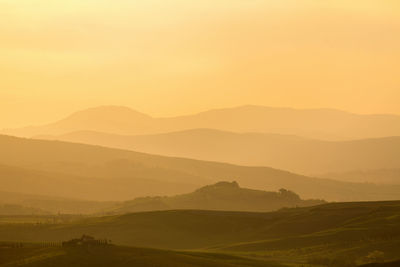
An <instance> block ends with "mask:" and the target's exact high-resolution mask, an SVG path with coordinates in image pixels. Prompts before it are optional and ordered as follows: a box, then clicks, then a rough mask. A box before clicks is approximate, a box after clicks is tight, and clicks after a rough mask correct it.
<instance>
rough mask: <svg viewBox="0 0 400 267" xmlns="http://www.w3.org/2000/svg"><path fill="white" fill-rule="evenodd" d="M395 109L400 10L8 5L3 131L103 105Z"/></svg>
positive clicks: (25, 1)
mask: <svg viewBox="0 0 400 267" xmlns="http://www.w3.org/2000/svg"><path fill="white" fill-rule="evenodd" d="M399 103H400V1H398V0H359V1H354V0H351V1H350V0H324V1H322V0H303V1H302V0H141V1H139V0H113V1H111V0H108V1H106V0H68V1H66V0H0V128H2V127H14V126H21V125H25V124H36V123H43V122H49V121H53V120H55V119H58V118H60V117H63V116H65V115H66V114H68V113H70V112H72V111H75V110H78V109H82V108H86V107H91V106H97V105H104V104H113V105H126V106H130V107H132V108H134V109H137V110H139V111H142V112H145V113H149V114H151V115H155V116H170V115H179V114H187V113H193V112H197V111H202V110H206V109H210V108H215V107H227V106H236V105H242V104H260V105H268V106H291V107H300V108H310V107H332V108H339V109H345V110H349V111H355V112H361V113H398V114H400V104H399Z"/></svg>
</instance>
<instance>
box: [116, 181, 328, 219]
mask: <svg viewBox="0 0 400 267" xmlns="http://www.w3.org/2000/svg"><path fill="white" fill-rule="evenodd" d="M322 203H324V201H322V200H302V199H301V198H300V197H299V196H298V195H297V194H295V193H293V192H291V191H288V190H285V189H281V190H280V191H279V192H266V191H261V190H254V189H246V188H241V187H239V184H238V183H237V182H231V183H230V182H219V183H216V184H213V185H207V186H204V187H202V188H200V189H197V190H196V191H194V192H192V193H189V194H184V195H177V196H171V197H144V198H137V199H134V200H132V201H126V202H124V203H122V204H121V205H119V207H117V208H113V209H112V210H111V212H112V213H120V214H123V213H129V212H138V211H152V210H177V209H199V210H226V211H228V210H232V211H264V212H265V211H272V210H277V209H280V208H284V207H286V208H290V207H304V206H313V205H318V204H322Z"/></svg>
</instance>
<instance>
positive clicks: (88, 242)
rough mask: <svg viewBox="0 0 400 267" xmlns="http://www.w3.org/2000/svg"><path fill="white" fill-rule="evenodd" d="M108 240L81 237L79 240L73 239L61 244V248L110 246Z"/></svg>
mask: <svg viewBox="0 0 400 267" xmlns="http://www.w3.org/2000/svg"><path fill="white" fill-rule="evenodd" d="M110 242H111V241H110V240H107V239H95V238H94V237H92V236H89V235H82V236H81V238H74V239H71V240H69V241H64V242H62V246H63V247H81V246H83V247H91V246H106V245H110Z"/></svg>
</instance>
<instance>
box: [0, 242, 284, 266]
mask: <svg viewBox="0 0 400 267" xmlns="http://www.w3.org/2000/svg"><path fill="white" fill-rule="evenodd" d="M0 266H4V267H6V266H10V267H11V266H27V267H28V266H29V267H34V266H37V267H39V266H40V267H47V266H107V267H108V266H114V267H119V266H141V267H150V266H157V267H175V266H182V267H196V266H198V267H200V266H201V267H208V266H209V267H239V266H243V267H245V266H248V267H250V266H254V267H279V266H283V265H279V264H276V263H271V262H266V261H261V260H254V259H249V258H244V257H237V256H231V255H227V254H215V253H201V252H177V251H167V250H156V249H144V248H130V247H120V246H104V247H92V248H62V247H49V248H41V247H39V246H29V247H26V248H24V247H23V248H10V247H8V248H6V247H3V248H1V247H0Z"/></svg>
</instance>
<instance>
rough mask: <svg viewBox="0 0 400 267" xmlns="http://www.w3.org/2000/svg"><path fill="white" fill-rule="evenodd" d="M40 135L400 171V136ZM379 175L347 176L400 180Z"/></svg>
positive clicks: (319, 168) (298, 165)
mask: <svg viewBox="0 0 400 267" xmlns="http://www.w3.org/2000/svg"><path fill="white" fill-rule="evenodd" d="M37 138H41V139H50V140H53V139H54V140H62V141H68V142H77V143H85V144H93V145H101V146H106V147H113V148H120V149H128V150H134V151H140V152H145V153H151V154H159V155H166V156H174V157H185V158H193V159H200V160H212V161H219V162H229V163H234V164H240V165H246V166H269V167H273V168H277V169H284V170H288V171H292V172H296V173H302V174H306V175H317V176H318V175H320V174H323V173H332V172H338V173H341V172H354V171H357V172H359V171H372V170H380V169H397V168H399V169H400V137H385V138H375V139H363V140H353V141H321V140H314V139H306V138H301V137H297V136H291V135H278V134H263V133H233V132H226V131H219V130H212V129H193V130H187V131H181V132H172V133H165V134H155V135H138V136H126V135H115V134H106V133H99V132H90V131H80V132H73V133H69V134H65V135H60V136H37ZM375 173H376V172H375ZM379 173H380V174H381V175H380V176H379V175H378V173H376V175H375V178H373V177H372V176H371V177H370V176H364V178H365V179H356V178H354V180H352V178H351V175H347V176H348V178H349V180H348V181H354V182H374V183H380V182H383V183H388V182H390V183H395V184H400V172H392V174H391V176H390V177H391V179H388V177H387V176H386V175H387V174H388V173H387V172H386V173H383V172H379ZM328 177H329V176H328ZM330 178H335V176H332V177H330ZM343 178H344V176H343ZM341 180H346V179H341Z"/></svg>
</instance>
